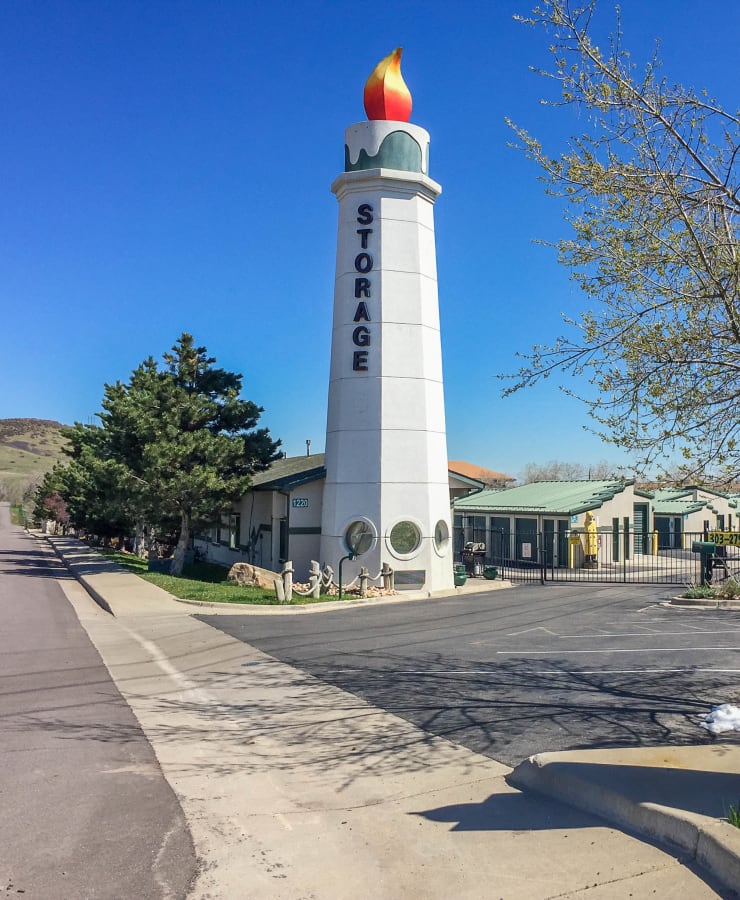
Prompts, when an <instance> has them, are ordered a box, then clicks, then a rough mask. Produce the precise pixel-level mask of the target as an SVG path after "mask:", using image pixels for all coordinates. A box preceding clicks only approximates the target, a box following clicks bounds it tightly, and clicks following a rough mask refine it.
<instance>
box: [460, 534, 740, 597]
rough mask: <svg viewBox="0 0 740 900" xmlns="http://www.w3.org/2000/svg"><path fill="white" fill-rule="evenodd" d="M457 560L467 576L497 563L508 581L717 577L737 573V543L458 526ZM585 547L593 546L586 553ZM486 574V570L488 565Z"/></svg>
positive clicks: (698, 536) (696, 536)
mask: <svg viewBox="0 0 740 900" xmlns="http://www.w3.org/2000/svg"><path fill="white" fill-rule="evenodd" d="M454 532H455V534H454V537H455V563H456V564H458V565H460V564H464V565H465V568H466V571H467V573H468V575H469V576H473V577H475V576H483V575H484V573H485V570H486V567H490V566H495V567H496V569H497V571H498V574H499V576H500V577H503V578H506V579H509V580H511V581H530V582H531V581H534V582H537V581H539V582H542V583H544V582H545V581H591V582H631V583H636V584H637V583H640V584H700V583H703V582H707V581H711V582H712V583H715V584H716V583H719V582H721V581H723V580H724V579H726V578H728V577H735V578H740V548H738V547H719V548H717V554H716V555H715V556H714V557H705V556H702V554H700V553H696V552H693V551H692V549H691V548H692V544H693V543H694V542H696V541H705V540H706V535H704V534H702V533H688V532H683V533H681V534H677V535H672V536H671V537H672V539H671V540H670V541H666V540H664V539H663V537H662V536H661V535H659V534H658V533H657V532H652V533H641V532H635V531H633V530H626V531H625V530H622V529H615V530H612V529H602V528H600V529H599V530H598V532H597V534H596V541H595V546H592V545H589V544H588V543H587V541H586V535H585V534H584V533H583V531H570V530H565V529H562V528H561V529H560V530H557V531H556V530H552V531H544V532H537V531H518V532H511V531H504V530H499V529H491V530H489V531H485V530H483V529H480V530H478V531H477V532H476V534H475V535H474V537H475V541H470V540H468V541H467V542H466V537H467V538H470V532H469V531H468V532H467V533H466V531H465V529H464V528H463V527H462V526H456V527H455V529H454ZM587 550H596V553H595V554H593V555H591V556H589V555H587V553H586V551H587ZM489 574H490V571H489Z"/></svg>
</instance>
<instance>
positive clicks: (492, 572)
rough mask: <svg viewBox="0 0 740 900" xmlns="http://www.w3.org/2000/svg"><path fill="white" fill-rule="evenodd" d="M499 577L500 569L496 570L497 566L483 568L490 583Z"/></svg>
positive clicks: (484, 574)
mask: <svg viewBox="0 0 740 900" xmlns="http://www.w3.org/2000/svg"><path fill="white" fill-rule="evenodd" d="M497 575H498V569H497V568H496V566H485V567H484V568H483V577H484V578H487V579H488V580H489V581H493V580H494V578H496V576H497Z"/></svg>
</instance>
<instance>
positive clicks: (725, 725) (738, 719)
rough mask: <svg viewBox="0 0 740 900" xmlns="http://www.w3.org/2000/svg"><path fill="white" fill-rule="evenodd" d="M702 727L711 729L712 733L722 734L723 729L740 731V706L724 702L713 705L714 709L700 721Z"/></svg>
mask: <svg viewBox="0 0 740 900" xmlns="http://www.w3.org/2000/svg"><path fill="white" fill-rule="evenodd" d="M699 724H700V725H701V727H702V728H706V729H707V731H711V732H712V734H722V732H723V731H740V706H732V705H731V704H729V703H723V704H722V705H721V706H713V707H712V711H711V712H710V713H708V714H707V715H706V716H704V720H703V721H702V722H699Z"/></svg>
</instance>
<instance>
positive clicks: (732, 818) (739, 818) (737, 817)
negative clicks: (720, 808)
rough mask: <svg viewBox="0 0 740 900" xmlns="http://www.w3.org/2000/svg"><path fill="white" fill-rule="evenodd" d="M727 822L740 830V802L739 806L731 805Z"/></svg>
mask: <svg viewBox="0 0 740 900" xmlns="http://www.w3.org/2000/svg"><path fill="white" fill-rule="evenodd" d="M727 821H728V822H729V823H730V825H734V826H735V828H740V802H739V803H738V804H737V806H732V805H730V807H729V809H728V811H727Z"/></svg>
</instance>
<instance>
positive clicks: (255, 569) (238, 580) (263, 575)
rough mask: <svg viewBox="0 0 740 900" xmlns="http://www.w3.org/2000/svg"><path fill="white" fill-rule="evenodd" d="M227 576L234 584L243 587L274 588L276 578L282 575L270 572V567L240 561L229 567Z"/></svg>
mask: <svg viewBox="0 0 740 900" xmlns="http://www.w3.org/2000/svg"><path fill="white" fill-rule="evenodd" d="M226 578H227V580H228V581H231V582H232V583H233V584H238V585H241V586H242V587H261V588H267V589H268V590H273V586H274V582H275V579H276V578H280V575H279V574H277V573H276V572H270V570H269V569H261V568H260V567H259V566H253V565H252V564H251V563H245V562H238V563H234V565H233V566H232V567H231V568H230V569H229V574H228V575H227V576H226Z"/></svg>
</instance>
